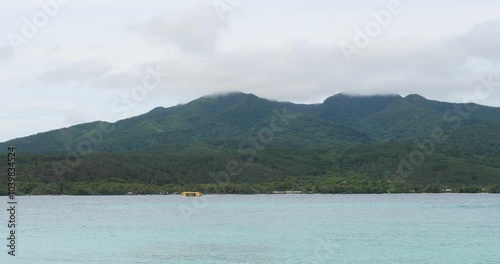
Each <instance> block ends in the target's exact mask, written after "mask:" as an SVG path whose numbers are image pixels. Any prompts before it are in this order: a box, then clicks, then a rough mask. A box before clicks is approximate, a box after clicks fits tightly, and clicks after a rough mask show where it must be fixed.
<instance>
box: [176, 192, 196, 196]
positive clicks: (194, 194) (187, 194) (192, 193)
mask: <svg viewBox="0 0 500 264" xmlns="http://www.w3.org/2000/svg"><path fill="white" fill-rule="evenodd" d="M181 195H182V196H184V197H197V196H201V192H182V193H181Z"/></svg>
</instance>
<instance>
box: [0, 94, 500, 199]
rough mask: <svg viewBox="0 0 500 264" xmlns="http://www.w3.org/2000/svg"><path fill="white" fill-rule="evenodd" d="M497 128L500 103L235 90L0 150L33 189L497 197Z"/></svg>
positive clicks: (499, 138)
mask: <svg viewBox="0 0 500 264" xmlns="http://www.w3.org/2000/svg"><path fill="white" fill-rule="evenodd" d="M499 131H500V109H499V108H493V107H486V106H480V105H465V104H452V103H444V102H437V101H431V100H427V99H425V98H423V97H421V96H418V95H409V96H406V97H404V98H403V97H401V96H398V95H385V96H349V95H345V94H339V95H335V96H332V97H330V98H328V99H326V100H325V101H324V102H323V103H322V104H313V105H303V104H302V105H301V104H293V103H290V102H276V101H270V100H266V99H262V98H259V97H257V96H255V95H252V94H243V93H232V94H228V95H221V96H207V97H202V98H199V99H197V100H194V101H192V102H189V103H187V104H184V105H178V106H174V107H169V108H163V107H158V108H155V109H153V110H151V111H150V112H148V113H145V114H143V115H140V116H136V117H132V118H129V119H125V120H120V121H118V122H116V123H106V122H93V123H87V124H81V125H77V126H73V127H69V128H63V129H58V130H53V131H49V132H44V133H39V134H36V135H33V136H29V137H25V138H19V139H14V140H11V141H8V142H4V143H0V151H1V152H0V153H4V154H5V153H6V151H7V147H8V146H11V145H13V146H16V148H17V152H18V155H19V158H18V171H19V178H18V180H19V182H20V186H21V187H20V188H21V190H22V192H23V193H26V194H30V193H31V194H58V193H66V194H92V193H94V194H123V193H126V192H128V191H133V192H136V193H162V192H163V193H165V192H176V191H180V190H183V189H199V190H202V191H204V192H218V193H268V192H271V191H272V190H292V189H296V190H302V191H304V192H326V193H353V192H354V193H384V192H440V191H441V190H444V189H449V188H452V189H453V190H454V191H463V192H478V191H483V190H484V191H490V192H497V191H500V190H499V185H498V184H500V136H499V135H500V134H499V133H498V132H499ZM5 166H6V164H0V170H1V171H0V177H1V180H0V184H3V183H4V181H5V178H6V177H4V176H6V175H4V174H5V173H6V168H4V167H5ZM221 179H223V180H221ZM0 194H1V192H0Z"/></svg>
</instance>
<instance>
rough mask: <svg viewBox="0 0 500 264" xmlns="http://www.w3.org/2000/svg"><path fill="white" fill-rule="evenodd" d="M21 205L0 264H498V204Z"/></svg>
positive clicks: (346, 199) (401, 200)
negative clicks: (12, 250)
mask: <svg viewBox="0 0 500 264" xmlns="http://www.w3.org/2000/svg"><path fill="white" fill-rule="evenodd" d="M18 200H19V205H18V214H19V215H18V224H19V225H18V229H17V232H18V233H19V235H18V240H17V245H18V250H17V252H16V253H17V256H16V257H10V256H8V255H7V248H6V245H7V240H6V239H5V238H6V237H7V236H6V232H7V228H6V223H7V219H6V214H5V213H4V212H5V211H4V210H5V209H2V214H1V223H0V234H1V237H2V238H3V239H2V240H0V241H4V242H3V243H4V245H2V246H1V248H2V250H1V251H0V263H36V264H44V263H47V264H49V263H86V264H87V263H179V264H183V263H203V264H204V263H207V264H208V263H214V264H215V263H217V264H222V263H224V264H226V263H287V264H288V263H381V264H382V263H384V264H387V263H394V264H396V263H397V264H403V263H419V264H420V263H440V264H442V263H453V264H458V263H467V264H470V263H478V264H479V263H481V264H488V263H500V195H492V194H488V195H486V194H482V195H471V194H460V195H459V194H436V195H433V194H420V195H248V196H244V195H213V196H203V197H201V198H185V197H180V196H172V195H170V196H87V197H81V196H41V197H35V196H31V197H19V198H18ZM1 203H3V204H4V205H3V207H5V208H6V206H7V205H6V200H5V203H4V202H1ZM1 203H0V204H1ZM0 206H2V205H0ZM0 208H1V207H0Z"/></svg>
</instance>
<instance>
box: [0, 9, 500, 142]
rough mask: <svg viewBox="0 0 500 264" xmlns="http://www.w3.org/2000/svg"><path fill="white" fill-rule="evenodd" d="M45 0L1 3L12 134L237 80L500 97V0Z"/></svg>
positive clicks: (264, 86) (254, 84) (111, 116)
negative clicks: (480, 90)
mask: <svg viewBox="0 0 500 264" xmlns="http://www.w3.org/2000/svg"><path fill="white" fill-rule="evenodd" d="M40 2H41V3H48V4H47V5H46V6H45V7H44V6H42V5H41V4H39V0H36V1H31V0H19V1H2V4H1V5H2V8H0V25H1V26H0V36H2V38H0V84H1V91H2V94H1V98H2V111H1V112H0V121H1V127H2V129H1V130H0V141H2V142H3V141H6V140H9V139H12V138H16V137H22V136H28V135H31V134H34V133H37V132H43V131H47V130H52V129H57V128H62V127H68V126H71V125H75V124H79V123H83V122H90V121H95V120H105V121H116V120H119V119H122V118H125V117H130V116H134V115H138V114H142V113H145V112H147V111H149V110H151V109H153V108H154V107H157V106H164V107H168V106H172V105H176V104H179V103H186V102H188V101H190V100H193V99H196V98H198V97H200V96H203V95H207V94H213V93H218V92H227V91H242V92H247V93H253V94H256V95H257V96H260V97H264V98H269V99H276V100H283V101H285V100H286V101H292V102H300V103H320V102H322V101H323V100H324V99H325V98H326V97H328V96H331V95H333V94H336V93H339V92H345V93H354V94H388V93H391V94H392V93H395V94H400V95H403V96H405V95H408V94H413V93H416V94H420V95H422V96H425V97H427V98H430V99H435V100H440V101H448V102H463V101H465V100H475V101H476V102H478V103H481V104H485V105H491V106H498V107H500V87H498V89H496V91H495V90H494V89H493V90H492V89H490V91H493V92H491V93H490V94H485V93H484V92H483V93H481V96H479V97H478V96H477V93H476V92H475V91H476V90H477V87H478V86H479V85H481V79H483V82H484V80H488V79H489V80H490V82H491V81H493V82H500V70H499V69H500V67H499V63H500V49H499V47H500V1H497V0H440V1H431V0H419V1H411V0H400V1H397V0H392V1H391V0H352V1H334V0H307V1H305V0H302V1H297V0H286V1H285V0H271V1H269V0H266V1H265V0H252V1H250V0H216V1H212V0H198V1H192V0H183V1H178V0H156V1H150V0H141V1H136V0H133V1H132V0H116V1H112V0H101V1H98V0H64V1H63V0H60V1H59V2H57V1H56V0H41V1H40ZM66 2H67V3H66ZM377 14H378V15H377ZM495 87H496V86H495ZM490 88H491V87H490ZM483 90H484V89H483Z"/></svg>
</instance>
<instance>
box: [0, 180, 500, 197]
mask: <svg viewBox="0 0 500 264" xmlns="http://www.w3.org/2000/svg"><path fill="white" fill-rule="evenodd" d="M282 185H283V183H259V184H255V185H251V184H246V183H243V184H232V183H224V184H187V185H163V186H158V185H153V184H143V183H118V182H106V181H105V182H97V183H96V182H71V183H62V184H56V183H40V182H26V183H22V182H21V183H18V190H17V193H16V195H20V196H25V195H127V194H128V195H169V194H179V195H180V193H181V192H183V191H199V192H201V193H203V194H273V192H274V194H276V193H280V192H283V193H282V194H283V195H286V193H284V192H287V191H289V192H290V191H294V192H295V193H296V194H298V193H300V194H415V193H422V194H424V193H500V184H496V185H490V186H458V185H457V186H443V185H419V184H411V183H392V182H389V181H374V182H369V183H368V184H365V185H364V186H362V185H350V184H349V183H347V182H346V183H341V184H332V185H330V184H320V185H316V186H313V185H311V184H302V185H301V184H297V185H295V186H294V188H280V187H283V186H282ZM280 194H281V193H280ZM0 195H1V196H5V195H7V193H6V191H5V190H0Z"/></svg>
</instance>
